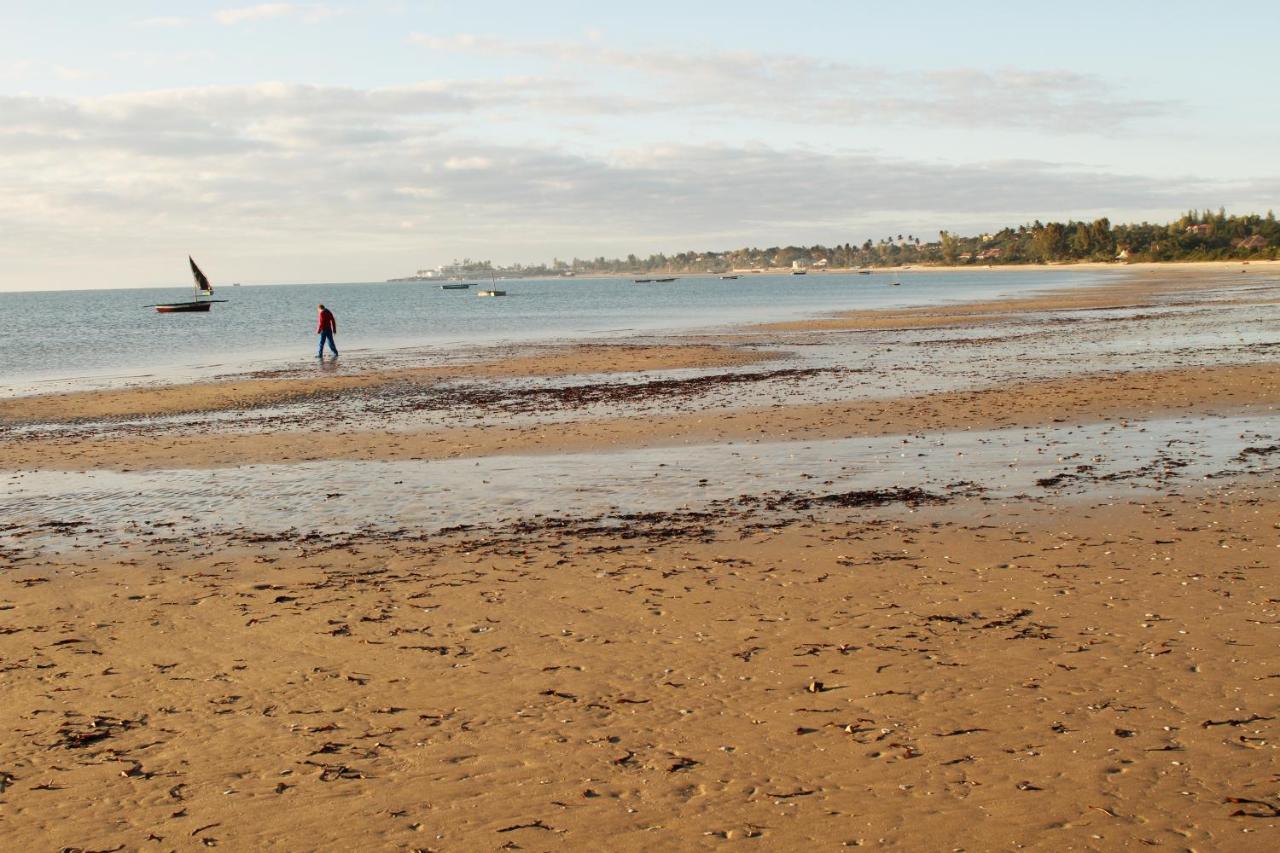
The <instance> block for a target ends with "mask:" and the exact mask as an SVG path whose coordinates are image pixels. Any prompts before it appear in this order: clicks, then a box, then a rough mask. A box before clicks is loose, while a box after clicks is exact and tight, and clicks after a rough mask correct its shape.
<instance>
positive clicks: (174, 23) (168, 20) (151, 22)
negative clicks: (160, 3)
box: [134, 15, 189, 29]
mask: <svg viewBox="0 0 1280 853" xmlns="http://www.w3.org/2000/svg"><path fill="white" fill-rule="evenodd" d="M188 23H189V19H188V18H181V17H178V16H176V15H162V16H160V17H156V18H143V19H142V20H140V21H135V22H134V26H136V27H155V28H159V29H174V28H177V27H185V26H186V25H187V24H188Z"/></svg>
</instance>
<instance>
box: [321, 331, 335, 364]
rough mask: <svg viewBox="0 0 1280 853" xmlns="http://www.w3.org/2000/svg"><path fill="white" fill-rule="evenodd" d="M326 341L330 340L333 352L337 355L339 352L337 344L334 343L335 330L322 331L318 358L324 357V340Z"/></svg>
mask: <svg viewBox="0 0 1280 853" xmlns="http://www.w3.org/2000/svg"><path fill="white" fill-rule="evenodd" d="M325 341H328V342H329V349H330V350H331V351H332V352H333V354H334V355H337V354H338V348H337V347H336V346H334V345H333V332H321V333H320V351H319V352H318V353H316V358H323V357H324V342H325Z"/></svg>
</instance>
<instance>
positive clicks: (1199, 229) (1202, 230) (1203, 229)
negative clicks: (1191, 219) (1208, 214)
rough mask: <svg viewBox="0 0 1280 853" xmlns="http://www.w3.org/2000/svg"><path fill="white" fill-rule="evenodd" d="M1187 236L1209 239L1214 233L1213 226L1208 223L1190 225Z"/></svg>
mask: <svg viewBox="0 0 1280 853" xmlns="http://www.w3.org/2000/svg"><path fill="white" fill-rule="evenodd" d="M1184 233H1186V234H1194V235H1195V236H1197V237H1208V236H1209V235H1210V234H1212V233H1213V226H1212V225H1211V224H1209V223H1208V222H1206V223H1204V224H1203V225H1188V226H1187V230H1186V231H1185V232H1184Z"/></svg>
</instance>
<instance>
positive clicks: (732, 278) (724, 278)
mask: <svg viewBox="0 0 1280 853" xmlns="http://www.w3.org/2000/svg"><path fill="white" fill-rule="evenodd" d="M737 278H738V277H737V276H736V275H722V276H720V280H721V281H736V280H737Z"/></svg>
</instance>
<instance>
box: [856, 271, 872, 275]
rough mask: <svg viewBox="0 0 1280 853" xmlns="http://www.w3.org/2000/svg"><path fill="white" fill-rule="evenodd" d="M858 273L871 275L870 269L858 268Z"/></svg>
mask: <svg viewBox="0 0 1280 853" xmlns="http://www.w3.org/2000/svg"><path fill="white" fill-rule="evenodd" d="M858 275H871V270H858Z"/></svg>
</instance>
